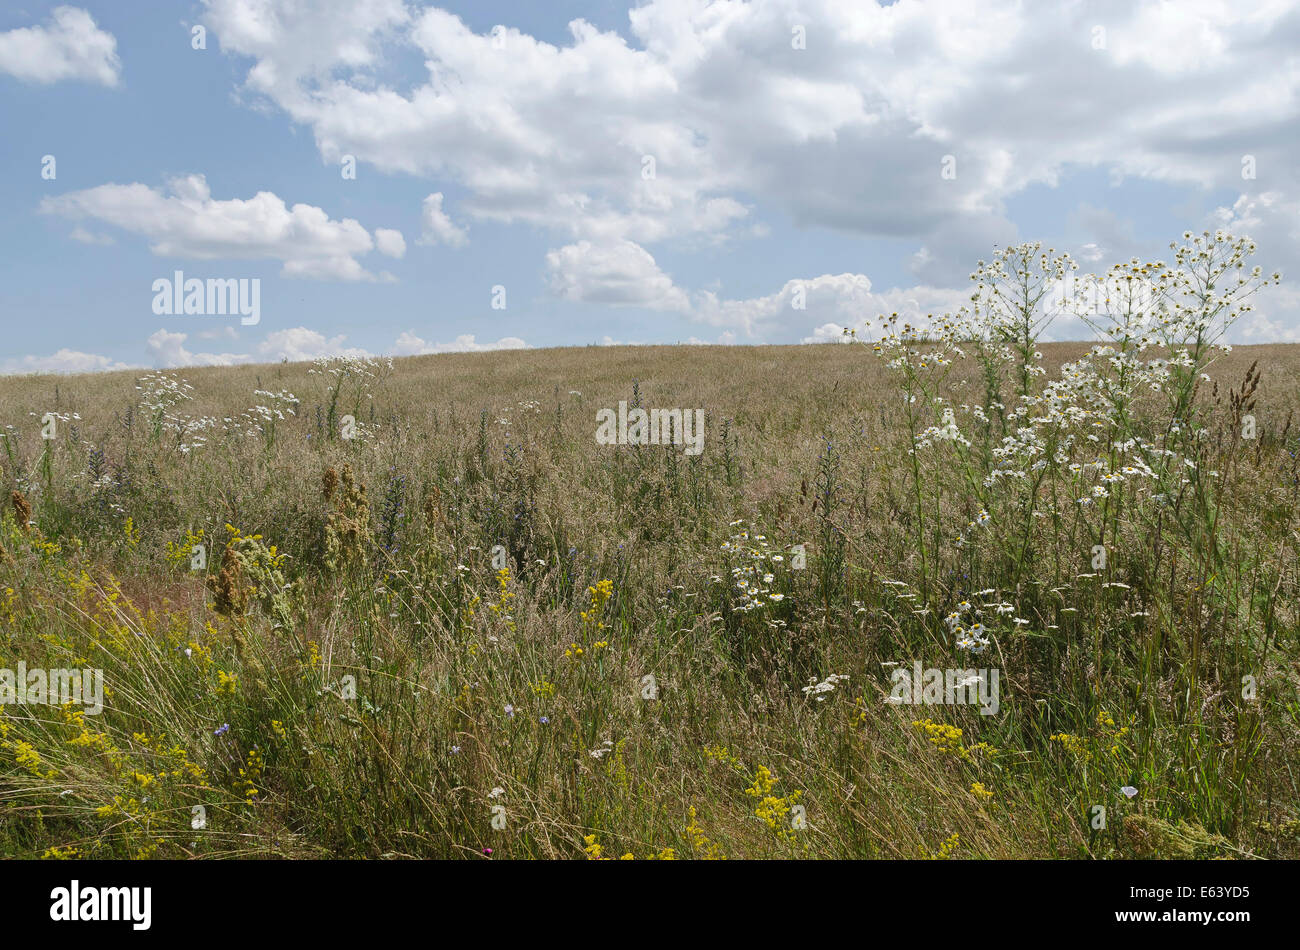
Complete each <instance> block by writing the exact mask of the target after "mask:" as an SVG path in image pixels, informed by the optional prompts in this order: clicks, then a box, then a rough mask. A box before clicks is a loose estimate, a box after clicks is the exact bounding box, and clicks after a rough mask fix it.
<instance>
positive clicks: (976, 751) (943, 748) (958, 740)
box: [912, 719, 998, 762]
mask: <svg viewBox="0 0 1300 950" xmlns="http://www.w3.org/2000/svg"><path fill="white" fill-rule="evenodd" d="M912 725H914V726H916V728H918V729H920V730H921V731H922V732H924V733H925V737H926V738H927V739H929V740H930V742H931V744H933V745H934V746H935V747H936V748H937V749H938V750H939V751H940V752H944V753H947V754H949V755H953V756H956V757H957V758H959V759H961V760H962V761H963V762H970V761H972V760H973V759H974V758H975V756H977V755H986V756H988V757H989V758H993V757H994V756H996V755H997V754H998V750H997V749H996V748H994V747H993V746H991V745H989V744H988V743H987V742H977V743H975V744H974V745H972V746H967V745H965V744H963V742H962V731H961V730H960V729H959V728H957V727H956V726H950V725H948V724H947V723H944V722H935V721H934V720H933V719H914V720H912Z"/></svg>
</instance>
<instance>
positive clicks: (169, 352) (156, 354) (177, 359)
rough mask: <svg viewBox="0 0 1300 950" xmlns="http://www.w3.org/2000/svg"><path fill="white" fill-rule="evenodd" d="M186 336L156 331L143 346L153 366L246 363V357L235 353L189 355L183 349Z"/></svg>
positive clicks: (189, 353)
mask: <svg viewBox="0 0 1300 950" xmlns="http://www.w3.org/2000/svg"><path fill="white" fill-rule="evenodd" d="M187 339H188V335H187V334H184V333H173V332H170V331H168V330H162V329H160V330H158V331H157V332H156V333H154V334H152V335H151V336H150V337H149V339H148V340H146V341H145V345H146V347H147V348H148V351H149V355H150V357H151V358H152V359H153V364H154V365H155V366H158V367H162V368H164V369H174V368H176V367H180V366H233V365H235V364H236V363H244V362H247V361H248V356H247V355H244V354H236V353H191V352H190V351H189V350H187V349H185V341H186V340H187Z"/></svg>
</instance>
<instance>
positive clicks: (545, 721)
mask: <svg viewBox="0 0 1300 950" xmlns="http://www.w3.org/2000/svg"><path fill="white" fill-rule="evenodd" d="M537 721H538V722H540V723H541V724H542V725H543V726H549V725H550V724H551V720H549V719H547V718H546V717H545V716H543V717H542V718H541V719H538V720H537Z"/></svg>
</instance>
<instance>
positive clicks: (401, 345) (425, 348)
mask: <svg viewBox="0 0 1300 950" xmlns="http://www.w3.org/2000/svg"><path fill="white" fill-rule="evenodd" d="M527 348H528V344H527V343H525V342H524V341H523V340H521V339H519V337H517V336H505V337H502V338H501V339H499V340H497V341H496V342H495V343H478V342H475V338H474V334H472V333H463V334H461V335H460V336H458V337H456V339H455V340H453V341H452V342H451V343H426V342H425V341H424V340H422V339H420V338H419V337H418V336H416V335H415V334H414V333H413V332H412V331H410V330H407V331H406V332H405V333H403V334H402V335H401V336H399V337H398V338H397V342H396V343H394V344H393V351H392V354H393V355H394V356H423V355H425V354H427V353H484V352H487V351H489V350H523V349H527Z"/></svg>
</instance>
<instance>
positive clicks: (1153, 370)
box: [0, 235, 1300, 860]
mask: <svg viewBox="0 0 1300 950" xmlns="http://www.w3.org/2000/svg"><path fill="white" fill-rule="evenodd" d="M1251 250H1253V246H1248V245H1247V243H1246V242H1243V241H1241V240H1238V239H1234V238H1231V237H1230V236H1225V235H1214V236H1210V235H1203V236H1200V237H1196V238H1192V236H1191V235H1187V236H1185V243H1184V244H1183V245H1182V247H1181V248H1180V249H1179V250H1178V251H1177V253H1176V254H1175V255H1174V257H1173V259H1172V261H1171V263H1170V264H1168V265H1165V264H1164V263H1163V262H1150V263H1143V264H1140V265H1139V264H1138V263H1137V262H1132V263H1130V264H1125V265H1122V269H1121V272H1120V273H1121V277H1122V278H1124V279H1127V280H1128V281H1129V285H1130V286H1131V285H1132V284H1133V283H1135V282H1139V281H1140V282H1143V283H1144V286H1146V287H1147V288H1148V289H1150V288H1152V287H1154V288H1155V291H1156V293H1155V302H1154V303H1153V302H1152V299H1151V298H1150V297H1147V298H1143V300H1142V302H1141V304H1140V307H1141V310H1140V311H1139V310H1138V309H1135V308H1136V307H1137V306H1138V305H1137V304H1135V303H1134V301H1127V302H1126V301H1113V302H1112V304H1113V306H1112V313H1111V315H1110V316H1108V318H1107V319H1106V320H1105V321H1100V320H1097V321H1095V322H1097V323H1098V324H1099V325H1100V324H1101V323H1103V322H1104V324H1105V326H1104V327H1103V329H1102V331H1101V332H1104V335H1103V337H1102V338H1101V339H1100V340H1098V341H1094V342H1088V343H1045V342H1040V341H1039V336H1040V335H1041V332H1042V329H1043V324H1042V321H1041V320H1040V319H1039V317H1038V305H1039V304H1040V303H1041V299H1042V294H1041V293H1040V291H1042V290H1043V289H1044V288H1045V286H1046V284H1047V282H1050V280H1052V279H1053V278H1054V277H1056V276H1059V274H1060V273H1061V269H1062V268H1063V267H1068V266H1070V265H1069V264H1068V262H1065V263H1063V259H1062V258H1060V257H1059V256H1049V255H1047V254H1045V253H1043V252H1042V251H1041V249H1040V248H1038V247H1036V246H1034V245H1027V246H1024V247H1021V248H1012V249H1006V250H1005V251H1002V252H998V254H997V255H995V257H994V259H993V261H992V262H991V263H989V264H983V263H981V265H980V266H979V267H978V268H977V270H976V271H975V272H974V273H973V274H972V278H973V303H972V308H971V311H970V312H969V313H966V314H963V315H953V316H950V317H947V318H938V319H936V320H935V321H934V323H933V324H932V325H929V326H927V327H926V328H924V329H923V330H922V329H920V328H912V327H907V326H904V325H903V324H902V323H901V322H900V321H899V320H898V319H897V318H891V317H888V316H886V317H884V318H883V319H882V320H881V321H880V322H879V332H877V333H875V334H874V335H873V336H872V338H871V339H870V340H867V339H865V337H864V339H863V340H860V341H858V340H850V341H848V342H846V343H845V344H843V345H816V346H765V347H708V346H638V347H590V348H570V349H558V350H540V351H536V350H519V351H502V352H492V353H478V354H447V355H437V356H425V357H412V358H403V359H397V360H392V361H388V360H378V359H359V358H332V359H323V360H320V361H317V362H316V363H314V364H287V363H286V364H279V365H260V366H255V365H243V366H234V367H208V368H193V369H183V370H174V371H165V372H144V371H140V372H121V373H107V374H101V375H84V376H39V377H38V376H32V377H11V378H4V379H0V426H3V439H0V488H2V489H3V498H2V500H3V503H4V511H3V520H0V667H3V668H7V669H15V668H16V667H17V665H18V664H19V663H20V662H21V663H23V664H24V665H25V668H27V669H29V670H30V669H36V668H40V669H47V670H55V669H85V670H92V669H93V670H102V671H103V687H104V689H103V693H104V699H103V705H104V709H103V711H102V712H101V713H99V714H97V715H94V714H88V713H87V711H86V710H85V709H84V708H83V705H82V704H79V703H75V702H69V703H65V704H62V705H57V704H55V705H49V704H47V705H40V704H24V703H16V702H13V701H12V700H11V701H9V702H7V703H4V704H0V855H4V856H7V857H20V858H74V859H75V858H101V857H132V858H151V857H152V858H178V857H179V858H186V857H194V858H248V857H281V858H307V857H340V858H372V859H379V858H468V859H478V860H483V859H487V858H490V859H493V860H496V859H503V858H576V859H589V858H615V859H617V858H634V859H646V858H651V859H668V858H678V859H686V858H694V859H711V858H732V859H740V858H895V859H896V858H945V859H972V858H974V859H978V858H1073V859H1106V858H1134V857H1136V858H1162V857H1197V858H1236V859H1246V858H1282V857H1290V858H1295V857H1300V784H1298V783H1300V774H1297V773H1298V772H1300V768H1297V766H1300V616H1298V614H1300V571H1298V569H1297V565H1298V563H1300V560H1298V558H1297V551H1298V549H1300V508H1298V506H1297V501H1298V497H1300V458H1298V457H1297V453H1298V452H1300V420H1297V419H1295V418H1294V416H1295V411H1296V409H1297V408H1300V345H1269V346H1240V347H1236V348H1231V349H1229V348H1227V347H1225V346H1223V345H1222V339H1223V337H1222V331H1223V330H1224V329H1226V327H1227V325H1229V324H1230V323H1231V322H1232V320H1233V319H1235V318H1236V317H1237V316H1239V315H1240V313H1241V312H1242V311H1241V308H1242V307H1243V306H1249V304H1248V303H1245V301H1247V300H1251V299H1253V298H1252V297H1251V296H1250V294H1252V293H1253V292H1254V291H1255V290H1259V292H1260V293H1261V294H1267V292H1268V287H1267V285H1270V284H1271V283H1272V281H1270V280H1269V279H1268V278H1267V277H1263V276H1262V275H1256V276H1255V277H1254V278H1250V274H1251V271H1250V270H1249V268H1247V269H1245V270H1242V269H1241V268H1238V267H1237V266H1236V265H1237V263H1238V262H1239V261H1241V260H1242V259H1243V258H1244V257H1246V256H1248V253H1249V251H1251ZM1238 274H1241V277H1240V278H1239V277H1238ZM1228 288H1231V289H1228ZM1234 294H1236V296H1235V297H1234ZM1136 299H1137V298H1136V297H1135V298H1134V300H1136ZM1234 308H1235V309H1234ZM1116 314H1117V315H1116ZM1153 315H1155V317H1156V318H1155V319H1154V320H1153V319H1152V317H1153ZM1139 327H1141V329H1139ZM620 402H623V403H626V408H627V410H628V411H631V410H633V409H636V408H638V407H642V408H645V409H650V408H659V409H672V408H680V409H683V410H692V409H696V408H698V409H700V410H701V411H702V418H703V420H704V427H703V451H701V452H700V453H699V454H692V453H688V452H685V451H683V446H680V445H671V444H669V445H662V444H660V445H638V444H631V443H633V442H634V441H635V440H634V439H632V440H622V441H623V442H624V443H625V444H603V443H602V441H601V440H598V439H597V437H596V433H597V429H598V423H597V418H598V413H600V412H601V411H602V410H607V409H608V410H615V411H617V410H618V407H619V404H620ZM918 664H919V666H920V667H923V668H924V669H926V670H929V669H936V670H939V671H941V675H942V673H943V671H953V670H955V671H957V672H958V677H959V683H967V685H969V683H968V681H966V680H964V679H962V677H965V676H967V675H968V674H969V673H970V672H971V671H978V670H991V671H996V673H997V679H996V685H997V696H996V699H997V702H996V709H995V710H993V709H990V708H988V707H987V706H985V707H981V706H980V705H979V704H978V703H962V702H951V701H944V699H945V697H944V696H943V695H942V694H943V692H944V691H943V690H941V689H940V690H936V691H935V693H934V694H933V696H932V697H931V698H936V697H937V698H938V700H939V701H934V702H926V701H921V702H897V701H891V698H892V699H895V700H896V699H898V698H899V696H900V695H903V696H910V697H911V698H912V699H922V700H923V697H924V696H925V691H924V690H923V689H921V688H920V687H919V686H918V687H917V688H916V689H915V691H910V690H905V691H903V692H902V693H901V694H900V692H899V688H898V682H899V674H898V672H897V671H900V670H902V671H904V672H907V671H911V670H913V669H915V668H917V665H918ZM982 685H983V686H988V685H989V681H988V679H987V677H986V678H985V679H984V680H983V681H982ZM948 687H949V688H948V690H947V693H948V694H949V695H948V696H947V697H946V698H947V699H951V693H952V690H951V683H949V684H948ZM959 695H960V693H959Z"/></svg>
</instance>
